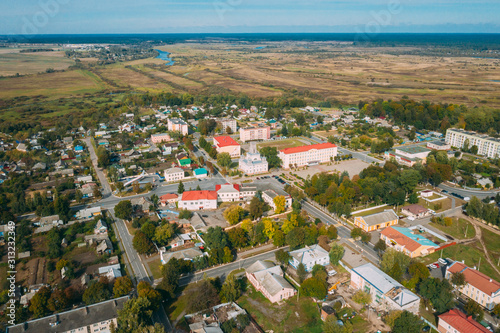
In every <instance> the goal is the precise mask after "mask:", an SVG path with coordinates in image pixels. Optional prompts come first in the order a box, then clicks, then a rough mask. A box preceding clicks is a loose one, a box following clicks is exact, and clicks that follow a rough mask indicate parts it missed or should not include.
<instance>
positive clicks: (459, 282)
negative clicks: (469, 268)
mask: <svg viewBox="0 0 500 333" xmlns="http://www.w3.org/2000/svg"><path fill="white" fill-rule="evenodd" d="M451 283H452V284H454V285H455V286H457V287H462V286H465V285H466V284H467V281H466V280H465V275H464V273H462V272H456V273H453V274H452V275H451Z"/></svg>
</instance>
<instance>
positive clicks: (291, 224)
mask: <svg viewBox="0 0 500 333" xmlns="http://www.w3.org/2000/svg"><path fill="white" fill-rule="evenodd" d="M298 226H299V223H298V221H297V214H290V218H289V219H286V220H285V222H284V223H283V226H282V227H281V231H283V232H284V233H285V234H288V233H289V232H290V231H291V230H292V229H293V228H295V227H298Z"/></svg>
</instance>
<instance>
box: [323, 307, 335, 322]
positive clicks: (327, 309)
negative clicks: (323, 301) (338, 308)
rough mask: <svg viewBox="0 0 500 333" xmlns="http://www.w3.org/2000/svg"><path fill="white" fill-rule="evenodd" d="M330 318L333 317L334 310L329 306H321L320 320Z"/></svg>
mask: <svg viewBox="0 0 500 333" xmlns="http://www.w3.org/2000/svg"><path fill="white" fill-rule="evenodd" d="M330 316H335V310H334V309H333V308H332V307H331V306H329V305H323V306H322V307H321V320H323V321H326V318H328V317H330Z"/></svg>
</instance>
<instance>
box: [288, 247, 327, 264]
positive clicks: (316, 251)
mask: <svg viewBox="0 0 500 333" xmlns="http://www.w3.org/2000/svg"><path fill="white" fill-rule="evenodd" d="M290 255H291V256H292V257H293V258H295V259H296V260H297V261H298V262H299V263H303V264H307V263H309V262H313V261H316V259H317V258H321V257H325V256H328V252H327V251H325V249H323V248H322V247H321V246H319V245H318V244H315V245H312V246H306V247H304V248H302V249H298V250H295V251H291V252H290Z"/></svg>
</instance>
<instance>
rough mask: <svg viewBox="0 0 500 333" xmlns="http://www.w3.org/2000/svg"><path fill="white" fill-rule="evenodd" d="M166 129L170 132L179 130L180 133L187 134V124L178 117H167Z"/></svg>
mask: <svg viewBox="0 0 500 333" xmlns="http://www.w3.org/2000/svg"><path fill="white" fill-rule="evenodd" d="M167 126H168V130H169V131H172V132H180V133H181V134H182V135H188V133H189V126H188V124H187V123H186V122H185V121H184V120H182V119H180V118H169V119H168V122H167Z"/></svg>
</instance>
